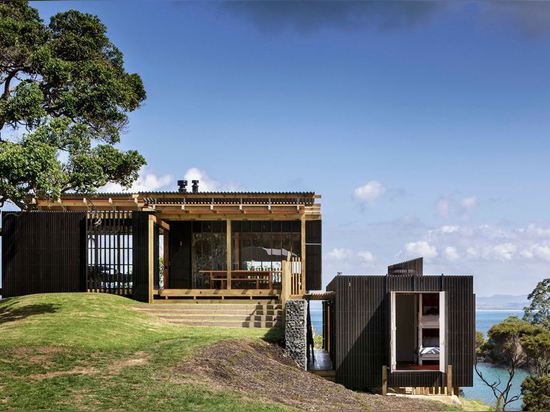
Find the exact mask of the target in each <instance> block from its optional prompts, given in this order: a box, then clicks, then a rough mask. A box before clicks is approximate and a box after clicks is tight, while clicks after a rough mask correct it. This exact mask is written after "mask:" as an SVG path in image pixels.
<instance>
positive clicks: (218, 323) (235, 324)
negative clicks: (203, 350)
mask: <svg viewBox="0 0 550 412" xmlns="http://www.w3.org/2000/svg"><path fill="white" fill-rule="evenodd" d="M170 323H173V324H175V325H187V326H206V327H226V328H273V327H275V326H278V325H279V322H268V321H254V322H248V321H245V322H241V321H223V320H208V321H204V320H201V321H192V320H172V321H170Z"/></svg>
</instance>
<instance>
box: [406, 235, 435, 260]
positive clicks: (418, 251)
mask: <svg viewBox="0 0 550 412" xmlns="http://www.w3.org/2000/svg"><path fill="white" fill-rule="evenodd" d="M405 251H406V252H407V254H408V255H410V256H423V257H425V258H426V259H431V258H435V257H437V254H438V253H437V249H436V247H435V246H433V245H430V244H429V243H428V242H426V241H425V240H419V241H418V242H410V243H407V244H406V245H405Z"/></svg>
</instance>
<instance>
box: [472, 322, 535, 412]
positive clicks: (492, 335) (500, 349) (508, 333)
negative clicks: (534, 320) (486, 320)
mask: <svg viewBox="0 0 550 412" xmlns="http://www.w3.org/2000/svg"><path fill="white" fill-rule="evenodd" d="M531 327H532V326H531V325H530V324H528V323H527V322H524V321H522V320H521V319H518V318H517V317H513V316H511V317H509V318H507V319H505V320H504V321H502V322H501V323H499V324H497V325H494V326H493V327H491V329H489V332H488V333H487V335H488V339H487V341H486V342H485V343H484V344H483V345H482V347H481V352H483V353H485V354H486V355H487V359H488V360H490V361H492V362H493V363H497V364H499V365H500V366H502V367H504V368H505V369H506V371H507V373H508V376H507V378H506V381H505V382H502V381H501V379H500V378H498V379H497V380H496V381H489V380H488V379H487V378H486V377H485V376H484V375H483V373H482V372H481V370H480V369H479V368H478V366H477V364H476V365H475V371H476V373H477V375H478V376H479V378H480V379H481V381H482V382H483V383H485V384H486V385H487V386H488V387H489V388H490V389H491V391H492V392H493V395H494V397H495V400H496V406H495V410H497V411H504V410H506V407H507V406H508V405H509V404H510V403H512V402H514V401H517V400H518V399H519V395H512V394H511V390H512V384H513V380H514V376H515V375H516V371H517V370H518V369H519V368H520V367H521V366H522V365H524V364H525V362H526V358H525V353H524V352H523V350H522V348H521V337H522V336H523V334H524V333H526V330H527V328H531Z"/></svg>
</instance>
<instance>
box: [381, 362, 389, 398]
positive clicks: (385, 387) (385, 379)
mask: <svg viewBox="0 0 550 412" xmlns="http://www.w3.org/2000/svg"><path fill="white" fill-rule="evenodd" d="M387 394H388V367H387V366H386V365H382V395H384V396H386V395H387Z"/></svg>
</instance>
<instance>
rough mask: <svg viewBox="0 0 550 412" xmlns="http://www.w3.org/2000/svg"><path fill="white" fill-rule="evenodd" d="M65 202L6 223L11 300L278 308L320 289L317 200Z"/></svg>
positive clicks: (15, 215)
mask: <svg viewBox="0 0 550 412" xmlns="http://www.w3.org/2000/svg"><path fill="white" fill-rule="evenodd" d="M192 183H193V185H192V190H191V191H188V190H187V181H179V182H178V184H179V188H178V190H177V191H172V192H143V193H97V194H90V195H81V194H64V195H62V196H61V198H60V199H58V200H55V201H50V200H44V199H36V200H35V202H36V210H35V211H32V212H3V213H2V227H3V230H2V235H3V242H2V257H3V258H2V285H3V293H2V294H3V296H4V297H9V296H16V295H24V294H30V293H41V292H70V291H95V292H106V293H114V294H119V295H124V296H128V297H132V298H134V299H136V300H140V301H144V302H150V303H152V302H154V301H156V300H171V299H172V300H173V299H177V300H184V299H187V300H201V299H210V300H213V299H216V300H221V299H248V300H253V299H254V300H256V301H257V300H266V301H277V300H278V299H279V297H280V295H281V288H282V282H281V279H282V271H283V268H284V267H285V265H283V262H285V261H288V262H291V264H290V265H289V267H290V268H291V272H292V273H290V274H289V276H290V277H292V281H291V282H290V284H289V285H290V287H291V288H292V290H290V291H288V293H287V294H288V295H293V296H303V295H304V294H305V293H306V291H308V290H317V289H321V212H320V204H319V203H318V199H319V197H320V196H318V195H316V194H315V193H312V192H201V191H199V182H198V181H193V182H192Z"/></svg>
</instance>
